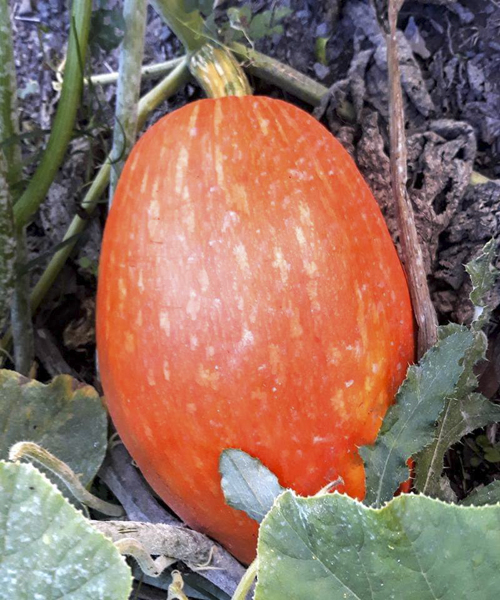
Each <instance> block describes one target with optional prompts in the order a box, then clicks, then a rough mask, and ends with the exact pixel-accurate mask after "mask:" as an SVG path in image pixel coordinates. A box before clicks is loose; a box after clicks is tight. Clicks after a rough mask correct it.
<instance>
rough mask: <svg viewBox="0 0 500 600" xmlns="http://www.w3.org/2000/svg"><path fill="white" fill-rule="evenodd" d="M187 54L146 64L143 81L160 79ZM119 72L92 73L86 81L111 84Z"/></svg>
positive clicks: (143, 68) (96, 83) (143, 70)
mask: <svg viewBox="0 0 500 600" xmlns="http://www.w3.org/2000/svg"><path fill="white" fill-rule="evenodd" d="M185 58H186V57H185V56H181V57H179V58H172V59H171V60H166V61H165V62H161V63H156V64H153V65H146V66H145V67H142V68H141V79H142V81H147V80H148V79H159V78H160V77H164V76H165V75H167V74H168V73H170V72H171V71H173V70H174V69H175V67H178V66H179V65H180V64H181V62H182V61H183V60H185ZM118 76H119V74H118V73H117V72H113V73H101V74H99V75H92V76H91V77H89V78H86V79H85V81H84V83H85V85H88V84H89V82H90V83H92V84H93V85H110V84H111V83H116V82H117V81H118Z"/></svg>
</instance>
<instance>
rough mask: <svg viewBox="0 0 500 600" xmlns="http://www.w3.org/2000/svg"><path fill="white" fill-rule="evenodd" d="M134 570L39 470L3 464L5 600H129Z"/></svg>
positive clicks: (0, 571)
mask: <svg viewBox="0 0 500 600" xmlns="http://www.w3.org/2000/svg"><path fill="white" fill-rule="evenodd" d="M131 582H132V578H131V574H130V569H129V568H128V566H127V565H126V563H125V561H124V560H123V558H122V557H121V556H120V554H119V552H118V550H117V549H116V548H115V546H114V545H113V543H112V542H111V541H109V540H108V539H106V538H105V537H104V536H103V535H102V534H100V533H99V532H98V531H96V530H95V529H94V528H93V527H92V526H91V525H90V523H89V522H88V521H87V520H86V519H85V518H84V517H83V515H82V514H81V513H80V512H78V511H77V510H75V509H74V508H73V507H72V506H71V505H70V504H69V503H68V502H67V501H66V500H65V499H64V497H63V496H62V494H61V493H60V492H59V491H58V490H57V488H56V487H55V486H54V485H52V484H51V483H50V481H49V480H48V479H47V478H46V477H45V476H44V475H43V474H42V473H41V472H40V471H38V469H36V468H35V467H33V466H32V465H29V464H19V463H6V462H3V461H0V600H36V599H40V600H48V599H49V598H54V599H56V598H61V599H62V598H64V599H65V600H126V599H127V598H128V597H129V593H130V589H131Z"/></svg>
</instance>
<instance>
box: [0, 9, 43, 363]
mask: <svg viewBox="0 0 500 600" xmlns="http://www.w3.org/2000/svg"><path fill="white" fill-rule="evenodd" d="M0 24H4V25H3V26H0V143H2V148H1V149H0V187H1V189H0V196H1V198H0V288H1V291H0V294H1V298H0V328H2V329H3V326H4V324H5V321H6V319H7V315H8V312H9V309H10V319H11V323H12V331H13V336H14V366H15V369H16V370H17V371H18V372H19V373H21V374H22V375H28V374H29V372H30V369H31V365H32V364H33V361H34V357H35V342H34V338H33V325H32V323H31V313H30V310H29V293H30V290H29V278H28V275H27V274H24V270H25V269H24V266H25V264H26V261H27V255H28V251H27V246H26V231H25V228H24V227H22V228H20V229H18V228H16V227H15V222H14V210H13V203H14V202H13V201H15V200H16V195H17V190H18V189H19V185H20V182H21V179H22V162H21V147H20V144H19V118H18V112H17V85H16V69H15V62H14V50H13V40H12V32H11V27H10V15H9V7H8V3H7V0H0ZM4 157H5V158H4Z"/></svg>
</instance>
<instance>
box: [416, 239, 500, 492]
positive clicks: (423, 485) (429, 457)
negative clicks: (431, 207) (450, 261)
mask: <svg viewBox="0 0 500 600" xmlns="http://www.w3.org/2000/svg"><path fill="white" fill-rule="evenodd" d="M494 251H495V244H494V241H493V240H492V241H491V242H488V244H486V246H485V247H484V248H483V250H482V252H481V254H480V255H479V256H478V257H477V258H476V259H475V260H473V261H471V262H470V263H468V264H467V265H466V267H465V268H466V269H467V272H468V273H469V275H470V277H471V281H472V292H471V295H470V298H471V301H472V302H473V304H474V305H475V307H476V311H475V316H476V320H475V321H474V322H473V324H472V325H473V330H472V331H473V335H474V342H473V344H472V345H471V347H470V348H469V350H468V351H467V353H466V355H465V359H464V362H463V365H464V372H463V373H462V375H461V377H460V379H459V382H458V385H457V389H456V390H455V393H454V394H453V397H452V398H449V399H448V400H447V402H446V406H445V409H444V411H443V413H442V415H441V417H440V418H439V420H438V423H437V427H436V435H435V439H434V441H433V442H432V444H430V445H429V446H428V447H427V448H425V449H424V450H423V451H422V452H421V453H420V454H418V455H417V456H416V457H415V458H416V469H415V482H414V485H415V488H416V489H417V490H418V491H419V492H421V493H423V494H427V495H430V496H435V497H436V498H442V499H445V498H446V499H449V495H448V494H445V493H444V490H446V486H445V485H444V481H443V477H442V472H443V468H444V455H445V453H446V451H447V450H448V448H449V447H450V446H452V445H453V444H455V443H456V442H458V441H460V439H461V438H462V437H463V436H464V435H466V434H468V433H470V432H471V431H473V430H474V429H477V428H479V427H484V426H485V425H488V424H489V423H494V422H496V421H499V420H500V407H499V406H497V405H495V404H492V403H491V402H490V401H489V400H488V399H487V398H485V397H484V396H482V395H481V394H474V393H473V391H474V390H475V389H476V386H477V376H476V374H475V373H474V366H475V365H476V364H477V363H478V362H479V361H480V360H483V359H484V358H485V356H486V350H487V348H488V340H487V338H486V336H485V334H484V333H483V332H482V331H481V327H484V325H485V324H486V322H487V320H488V317H489V312H490V311H489V310H488V309H487V307H486V304H485V302H486V300H485V297H486V295H487V293H488V292H489V290H490V289H492V287H493V286H494V284H495V279H496V275H497V272H496V270H495V269H494V268H493V267H492V262H493V259H494ZM461 328H462V326H461V325H456V324H454V323H450V324H449V325H446V326H445V327H440V328H439V337H440V339H444V338H445V337H447V336H449V335H453V333H455V332H456V331H458V330H461Z"/></svg>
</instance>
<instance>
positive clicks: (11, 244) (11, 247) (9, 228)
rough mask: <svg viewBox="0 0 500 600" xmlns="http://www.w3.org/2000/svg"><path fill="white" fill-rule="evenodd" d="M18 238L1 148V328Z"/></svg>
mask: <svg viewBox="0 0 500 600" xmlns="http://www.w3.org/2000/svg"><path fill="white" fill-rule="evenodd" d="M15 260H16V239H15V227H14V213H13V211H12V197H11V194H10V190H9V186H8V184H7V162H6V160H5V158H4V155H3V152H2V150H0V330H2V329H3V328H4V326H5V324H6V322H7V318H8V315H9V310H10V302H11V299H12V295H13V293H14V282H15V275H14V274H15Z"/></svg>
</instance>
